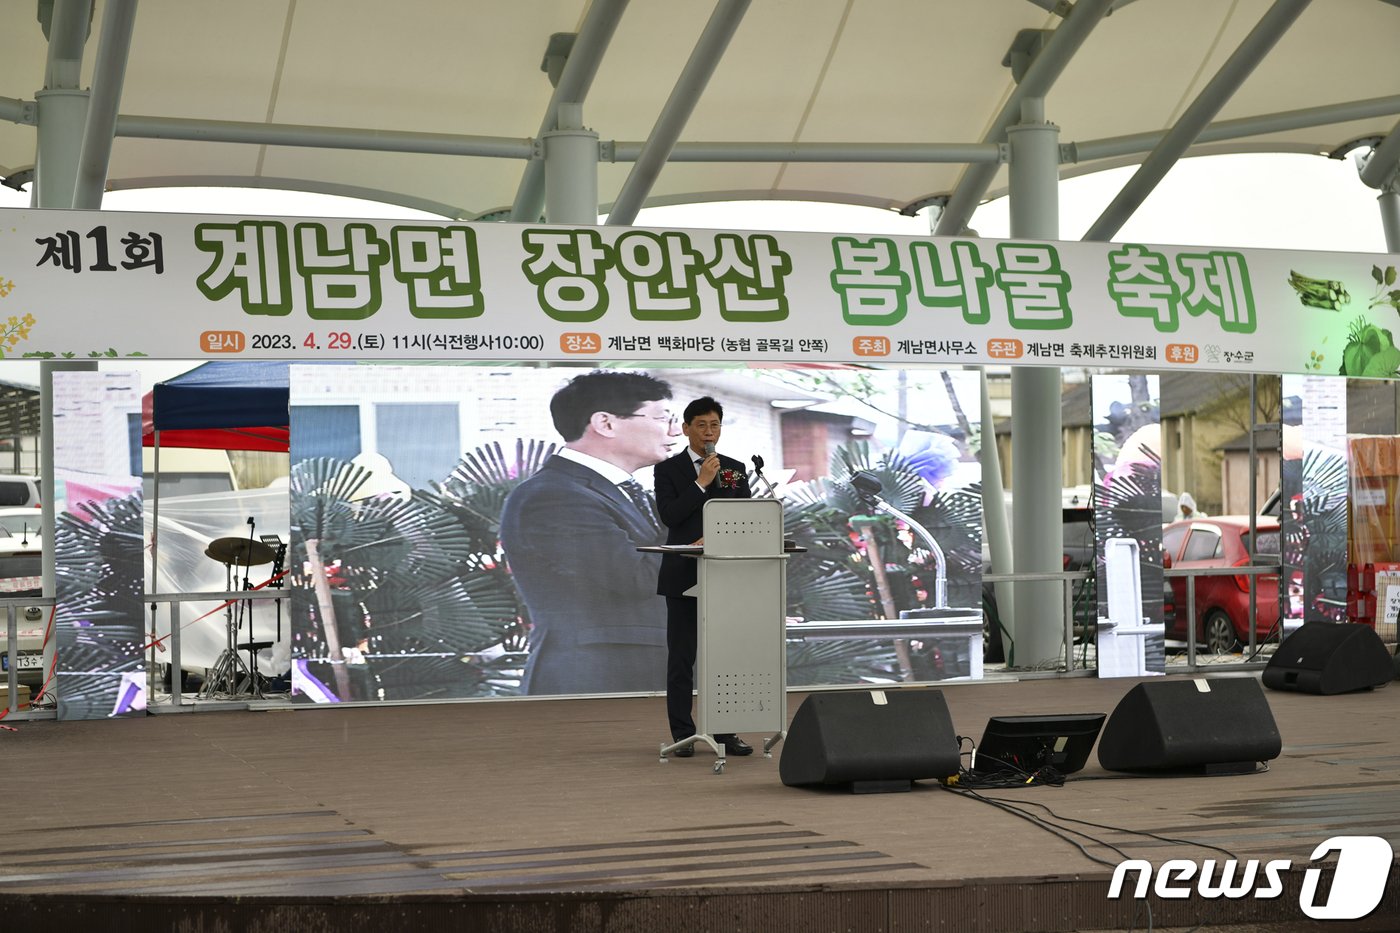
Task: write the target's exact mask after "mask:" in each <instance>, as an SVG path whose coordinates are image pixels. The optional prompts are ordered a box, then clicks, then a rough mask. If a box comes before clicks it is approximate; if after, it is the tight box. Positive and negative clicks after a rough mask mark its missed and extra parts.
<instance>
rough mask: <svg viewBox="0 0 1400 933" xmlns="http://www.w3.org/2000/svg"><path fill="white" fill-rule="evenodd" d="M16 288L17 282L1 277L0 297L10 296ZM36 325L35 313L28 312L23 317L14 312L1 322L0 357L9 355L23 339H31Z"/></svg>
mask: <svg viewBox="0 0 1400 933" xmlns="http://www.w3.org/2000/svg"><path fill="white" fill-rule="evenodd" d="M14 290H15V283H14V282H13V281H11V280H9V279H5V278H0V298H8V297H9V296H10V292H12V291H14ZM33 326H34V315H32V314H26V315H24V316H23V317H21V316H19V315H15V314H12V315H10V316H9V318H7V319H6V320H5V322H4V323H3V324H0V357H4V356H8V355H9V353H10V351H11V350H13V349H14V348H15V347H17V346H19V342H20V341H21V340H28V339H29V329H30V328H31V327H33Z"/></svg>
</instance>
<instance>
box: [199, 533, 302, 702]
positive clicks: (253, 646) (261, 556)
mask: <svg viewBox="0 0 1400 933" xmlns="http://www.w3.org/2000/svg"><path fill="white" fill-rule="evenodd" d="M255 527H256V525H255V523H254V521H253V519H252V518H251V517H249V519H248V537H247V539H246V540H245V539H243V538H218V539H216V540H214V541H211V542H210V543H209V546H208V547H207V548H205V549H204V553H205V555H206V556H208V557H211V558H213V559H214V560H217V561H219V562H220V563H221V564H223V565H224V586H225V588H226V590H225V591H226V592H233V587H234V584H236V583H237V582H238V573H237V570H236V568H237V567H239V566H242V567H243V586H242V589H244V590H251V589H252V588H253V587H252V583H251V581H250V580H249V579H248V568H249V567H251V566H252V565H254V564H266V563H268V562H269V561H271V560H272V559H273V557H274V556H275V555H274V552H273V549H272V548H270V547H268V546H267V545H266V544H264V543H262V542H260V541H254V540H253V532H254V530H255ZM252 603H253V601H252V600H251V599H236V598H235V599H231V600H229V602H228V605H226V606H225V607H224V624H225V630H226V633H227V641H226V643H225V647H224V651H223V653H222V654H220V655H219V658H218V660H217V661H215V662H214V666H213V667H212V668H210V669H209V675H208V677H207V679H206V680H205V682H204V688H203V689H202V690H201V691H200V693H199V695H200V697H201V698H203V699H209V698H212V697H215V696H220V697H230V696H233V697H236V696H258V697H260V696H261V695H262V693H261V690H260V688H259V684H258V673H257V670H258V667H257V657H256V652H257V651H258V649H260V648H266V647H270V646H271V645H272V644H273V642H256V641H253V605H252ZM245 612H246V613H247V618H248V641H247V642H246V643H245V644H238V632H239V630H240V629H241V628H242V626H243V623H242V618H243V614H244V613H245ZM277 624H278V629H279V631H280V629H281V624H282V623H281V614H280V607H279V614H278V623H277ZM239 649H246V650H247V651H248V661H247V663H246V664H245V663H244V661H243V659H242V658H241V657H240V656H239V654H238V651H239Z"/></svg>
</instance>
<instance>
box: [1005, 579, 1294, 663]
mask: <svg viewBox="0 0 1400 933" xmlns="http://www.w3.org/2000/svg"><path fill="white" fill-rule="evenodd" d="M1279 573H1280V567H1279V565H1278V564H1255V565H1253V566H1248V567H1201V568H1182V569H1178V568H1172V569H1168V570H1164V571H1163V575H1164V576H1165V577H1166V578H1168V579H1172V578H1182V577H1184V578H1186V600H1185V602H1186V605H1185V606H1184V607H1182V606H1179V605H1178V606H1177V607H1176V612H1177V614H1178V616H1180V615H1181V613H1182V612H1183V611H1184V612H1185V614H1186V615H1185V618H1186V662H1185V664H1184V665H1181V666H1184V667H1185V668H1186V669H1187V670H1189V671H1195V670H1198V669H1199V668H1200V667H1201V665H1200V664H1199V663H1198V662H1197V660H1196V645H1197V641H1196V581H1195V578H1196V577H1206V576H1210V577H1256V576H1265V575H1277V574H1279ZM1093 576H1094V574H1093V573H1091V572H1090V571H1088V570H1063V571H1047V572H1039V573H984V574H983V575H982V582H983V583H1035V582H1049V581H1056V582H1059V583H1060V585H1061V588H1062V590H1063V593H1064V633H1063V636H1062V637H1063V642H1062V649H1063V651H1064V655H1063V657H1064V670H1065V672H1067V673H1072V672H1074V671H1075V670H1076V667H1075V658H1074V644H1075V642H1074V629H1075V625H1076V624H1077V622H1076V617H1075V612H1074V607H1075V593H1074V590H1075V584H1077V583H1079V582H1082V581H1086V580H1089V579H1091V578H1092V577H1093ZM1089 612H1090V615H1091V616H1092V617H1093V620H1094V622H1095V623H1097V620H1098V606H1097V602H1096V604H1095V605H1094V606H1092V607H1090V610H1089ZM1258 612H1259V608H1258V588H1257V587H1251V588H1250V614H1249V640H1248V643H1247V646H1246V647H1247V650H1246V651H1245V652H1244V655H1243V657H1242V659H1241V660H1240V661H1239V662H1236V663H1233V664H1230V665H1228V666H1230V667H1238V668H1241V669H1248V668H1255V667H1262V666H1263V664H1264V662H1262V661H1255V660H1254V658H1255V657H1256V656H1257V654H1258V647H1259V646H1258V641H1257V639H1256V634H1257V619H1258ZM989 635H990V637H992V638H998V637H1000V633H999V632H996V631H993V632H991V633H989ZM1211 666H1212V667H1221V666H1225V665H1217V664H1212V665H1211ZM1086 667H1087V665H1086Z"/></svg>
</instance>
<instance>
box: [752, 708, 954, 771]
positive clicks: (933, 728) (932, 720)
mask: <svg viewBox="0 0 1400 933" xmlns="http://www.w3.org/2000/svg"><path fill="white" fill-rule="evenodd" d="M882 696H883V698H884V700H885V702H884V703H877V702H876V700H875V694H874V693H871V692H864V691H862V692H850V693H846V692H843V693H814V694H811V695H810V696H808V697H807V699H806V700H804V701H803V702H802V705H801V706H800V707H798V709H797V713H796V715H794V716H793V717H792V727H791V729H789V730H788V736H787V740H786V741H785V742H784V743H783V754H782V760H781V761H780V762H779V763H778V773H779V776H780V777H781V778H782V781H783V783H784V784H787V785H789V786H795V785H806V784H849V783H856V782H873V781H918V780H924V779H929V778H943V777H949V776H951V775H953V774H956V773H957V772H958V740H957V735H956V733H955V732H954V731H953V722H952V719H951V718H950V717H949V716H948V704H947V703H946V702H945V701H944V699H943V692H942V691H940V690H895V691H890V692H888V693H884V694H882Z"/></svg>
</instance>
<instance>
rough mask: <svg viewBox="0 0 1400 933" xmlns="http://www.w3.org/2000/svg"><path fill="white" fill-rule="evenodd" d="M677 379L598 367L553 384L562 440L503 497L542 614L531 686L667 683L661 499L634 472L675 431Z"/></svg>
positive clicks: (519, 566)
mask: <svg viewBox="0 0 1400 933" xmlns="http://www.w3.org/2000/svg"><path fill="white" fill-rule="evenodd" d="M670 397H671V387H670V386H669V385H667V384H666V383H665V382H662V381H661V380H659V379H654V378H652V377H651V376H648V375H646V374H644V373H629V372H620V371H619V372H592V373H586V374H584V375H582V376H577V377H575V378H574V379H572V380H570V382H569V383H568V384H567V385H565V386H564V387H563V388H562V389H560V390H559V391H558V392H556V393H555V394H554V397H553V398H552V399H551V400H550V403H549V410H550V414H551V415H552V416H553V419H554V426H555V428H556V429H557V430H558V431H559V434H560V435H561V436H562V437H563V438H564V441H565V444H564V447H563V449H561V450H560V451H559V453H557V454H556V455H554V456H553V457H551V458H550V459H549V460H547V461H545V464H544V465H543V466H542V467H541V468H540V470H539V471H538V472H537V473H535V475H534V476H531V477H530V478H529V479H527V480H525V482H523V483H521V484H520V485H519V486H517V487H516V488H515V489H514V490H512V491H511V493H510V495H509V496H507V497H506V501H505V507H504V508H503V509H502V512H501V546H502V548H503V549H504V550H505V553H506V558H507V560H509V562H510V568H511V573H512V576H513V577H514V580H515V584H516V586H517V587H518V588H519V590H520V594H521V596H522V597H523V598H524V600H525V605H526V607H527V608H528V609H529V612H530V621H531V623H532V625H533V627H532V629H531V632H530V658H529V661H527V662H526V665H525V678H524V681H523V683H522V685H521V687H522V691H523V692H525V693H529V694H549V693H625V692H633V691H654V690H659V689H660V688H661V664H662V658H663V657H664V650H665V649H664V646H665V636H666V629H665V624H664V611H665V608H664V604H663V603H662V601H661V600H660V599H658V598H657V596H656V575H657V572H658V568H659V566H660V557H659V556H658V555H656V554H642V553H638V552H637V550H636V549H637V547H638V546H641V545H655V544H660V543H661V531H662V529H661V525H660V523H659V521H658V520H657V517H656V511H655V506H654V505H653V503H652V500H651V498H650V497H649V496H648V494H647V492H646V490H645V489H643V488H642V486H641V484H640V483H638V482H637V481H636V479H634V478H633V476H632V474H633V473H634V472H635V471H637V470H640V469H642V468H644V467H648V466H651V465H653V464H655V463H656V462H657V461H659V460H662V459H664V458H665V457H666V456H667V454H669V453H670V451H671V447H672V445H673V444H674V443H675V441H676V440H677V439H678V438H677V431H676V419H675V416H674V415H672V414H671V413H670V410H669V409H668V407H667V401H668V400H669V399H670Z"/></svg>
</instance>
